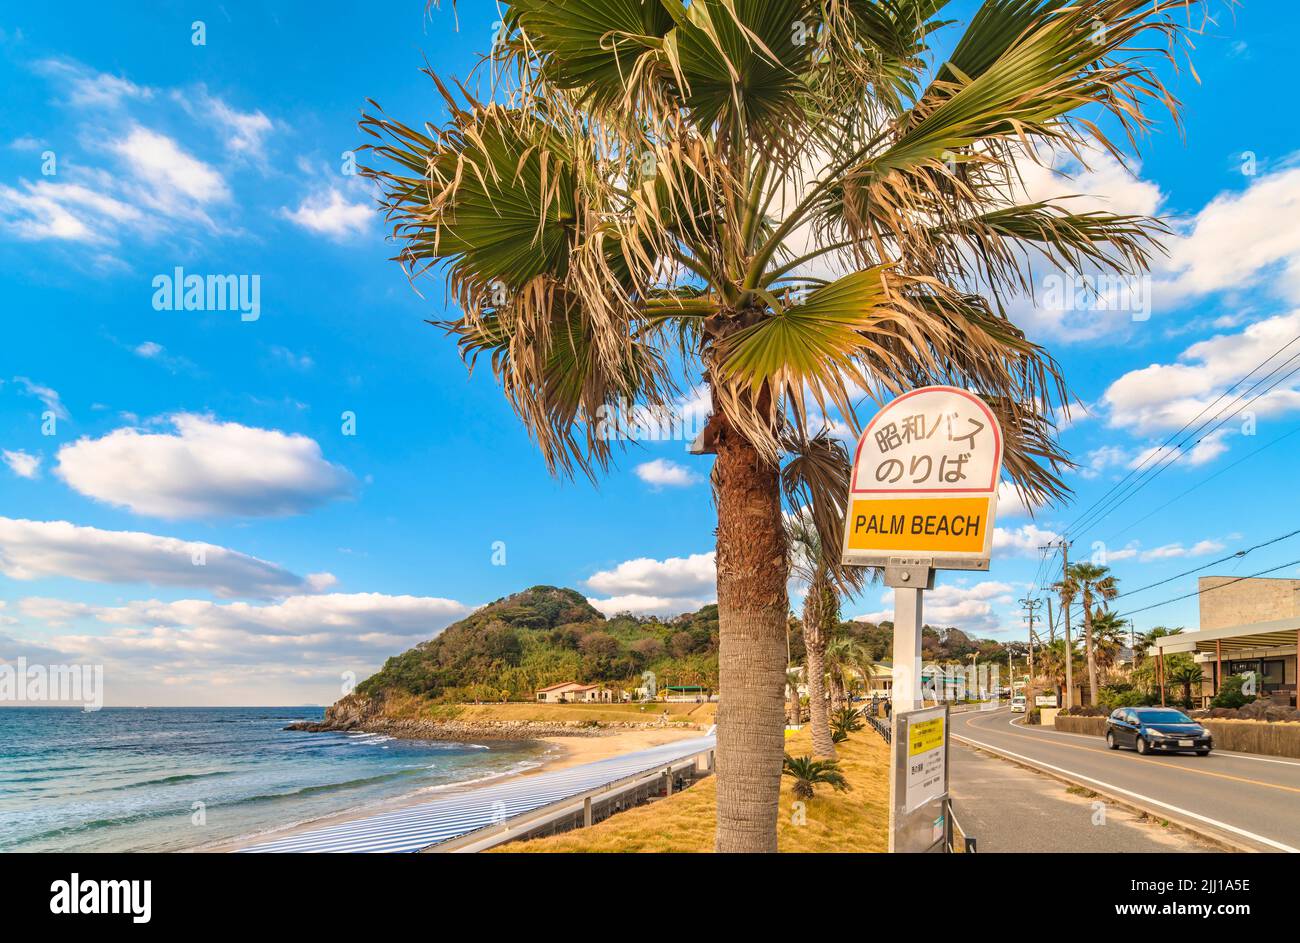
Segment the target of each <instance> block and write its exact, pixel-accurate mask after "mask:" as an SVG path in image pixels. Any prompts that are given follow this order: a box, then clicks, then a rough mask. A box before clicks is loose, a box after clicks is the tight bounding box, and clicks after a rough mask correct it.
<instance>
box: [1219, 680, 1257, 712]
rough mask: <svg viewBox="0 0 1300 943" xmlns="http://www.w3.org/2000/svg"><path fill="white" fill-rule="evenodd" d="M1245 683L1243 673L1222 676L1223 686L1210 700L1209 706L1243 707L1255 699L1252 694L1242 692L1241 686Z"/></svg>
mask: <svg viewBox="0 0 1300 943" xmlns="http://www.w3.org/2000/svg"><path fill="white" fill-rule="evenodd" d="M1245 683H1246V678H1245V676H1244V675H1232V676H1231V677H1228V678H1224V679H1223V686H1222V687H1221V688H1220V689H1219V693H1218V694H1216V695H1215V696H1214V700H1212V701H1210V706H1211V707H1226V708H1234V707H1245V706H1246V705H1247V704H1249V703H1251V702H1252V701H1254V700H1255V696H1254V695H1253V694H1244V693H1242V690H1241V687H1242V685H1243V684H1245Z"/></svg>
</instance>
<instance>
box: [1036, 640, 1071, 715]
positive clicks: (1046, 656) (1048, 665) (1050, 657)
mask: <svg viewBox="0 0 1300 943" xmlns="http://www.w3.org/2000/svg"><path fill="white" fill-rule="evenodd" d="M1038 658H1039V659H1040V661H1039V663H1038V664H1037V665H1035V667H1036V668H1037V669H1038V671H1039V673H1040V674H1041V676H1042V677H1044V678H1047V679H1048V680H1049V681H1050V682H1051V683H1052V686H1053V687H1054V688H1056V694H1057V698H1058V703H1059V704H1061V706H1066V703H1065V701H1062V700H1059V698H1060V697H1061V695H1062V692H1063V691H1064V690H1065V686H1066V684H1065V679H1066V651H1065V639H1063V638H1058V639H1057V640H1056V641H1054V642H1049V643H1048V644H1047V645H1044V646H1043V647H1042V648H1041V649H1039V652H1038ZM1075 660H1076V658H1075V657H1072V658H1070V664H1071V668H1072V669H1073V663H1074V661H1075Z"/></svg>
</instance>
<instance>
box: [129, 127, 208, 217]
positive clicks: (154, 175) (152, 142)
mask: <svg viewBox="0 0 1300 943" xmlns="http://www.w3.org/2000/svg"><path fill="white" fill-rule="evenodd" d="M109 149H110V150H111V151H113V152H114V153H116V154H118V155H119V156H120V157H122V158H123V159H124V160H125V161H126V162H127V164H128V165H129V166H130V167H131V169H132V171H133V172H134V174H135V176H136V177H137V178H138V179H139V180H140V181H141V182H142V183H143V184H145V185H146V186H147V187H148V188H149V189H150V190H151V191H152V192H153V194H154V197H155V198H156V199H157V200H158V201H159V202H160V203H163V204H165V203H167V202H170V201H174V200H175V199H177V198H178V197H179V198H180V199H182V200H186V201H191V202H193V203H196V204H204V203H211V202H214V201H221V200H225V199H227V198H229V196H230V191H229V190H228V189H227V187H226V182H225V179H224V178H223V177H222V176H221V174H220V173H219V172H218V171H217V170H216V169H215V168H213V167H211V166H209V165H208V164H205V163H204V162H203V161H201V160H199V159H198V158H197V157H194V156H193V155H191V154H189V153H187V152H186V151H185V150H184V149H182V148H181V146H180V145H179V144H177V143H176V141H174V140H173V139H172V138H169V137H168V136H167V135H165V134H159V133H158V132H157V131H151V130H149V129H148V128H143V127H140V126H139V125H137V126H135V127H134V128H132V129H131V131H130V132H129V133H128V134H127V136H126V137H124V138H121V139H119V140H117V141H113V142H111V143H110V144H109Z"/></svg>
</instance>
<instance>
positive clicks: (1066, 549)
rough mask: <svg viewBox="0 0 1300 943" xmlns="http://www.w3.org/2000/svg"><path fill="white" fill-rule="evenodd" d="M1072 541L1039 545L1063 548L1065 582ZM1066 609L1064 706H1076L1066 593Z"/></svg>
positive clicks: (1067, 574)
mask: <svg viewBox="0 0 1300 943" xmlns="http://www.w3.org/2000/svg"><path fill="white" fill-rule="evenodd" d="M1071 543H1072V541H1069V540H1066V539H1065V538H1064V537H1062V538H1061V539H1059V540H1056V541H1053V542H1052V543H1050V544H1048V545H1047V546H1045V547H1039V548H1038V549H1039V550H1051V549H1052V548H1053V547H1060V548H1061V582H1062V584H1064V583H1065V582H1066V581H1068V580H1069V579H1070V544H1071ZM1061 601H1062V603H1064V609H1065V613H1064V614H1065V704H1064V705H1063V706H1064V707H1073V706H1074V648H1073V646H1072V645H1071V644H1070V597H1069V595H1066V596H1065V597H1064V598H1063V599H1062V600H1061Z"/></svg>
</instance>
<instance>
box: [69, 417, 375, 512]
mask: <svg viewBox="0 0 1300 943" xmlns="http://www.w3.org/2000/svg"><path fill="white" fill-rule="evenodd" d="M169 421H170V423H171V425H172V426H173V427H174V428H175V432H174V433H150V432H144V431H141V430H139V429H135V428H123V429H117V430H115V431H113V432H111V433H109V434H107V435H105V436H103V437H102V438H99V439H90V438H81V439H79V440H77V441H76V442H74V443H72V444H70V445H65V446H63V447H62V448H60V449H59V452H58V459H57V461H58V464H57V467H56V471H57V473H58V475H59V476H60V477H61V478H62V479H63V480H64V481H65V482H67V483H68V485H69V486H70V487H72V488H73V489H74V490H76V491H78V492H80V493H81V494H84V495H86V496H88V497H92V498H96V499H98V500H100V501H104V502H107V503H108V504H112V505H116V506H119V507H126V508H129V509H131V510H132V511H134V512H135V513H137V514H148V515H151V516H154V517H161V518H168V519H177V518H215V517H280V516H285V515H289V514H300V513H302V512H304V511H306V510H308V509H310V508H312V507H315V506H317V505H319V504H322V503H324V502H326V501H329V500H332V499H334V498H339V497H343V496H345V495H347V494H348V493H349V492H350V490H351V488H352V485H353V477H352V475H351V474H350V473H349V472H348V471H347V470H346V469H344V468H342V467H341V466H338V465H333V464H331V463H329V462H327V461H326V460H325V459H324V457H323V456H322V455H321V449H320V446H319V445H318V444H317V443H316V441H315V440H313V439H310V438H308V437H307V436H304V435H298V434H286V433H284V432H280V431H278V430H275V429H258V428H254V427H251V426H243V425H240V424H239V423H235V422H224V423H223V422H218V421H216V420H214V419H212V418H210V417H206V416H197V415H193V414H189V413H178V414H176V415H173V416H171V417H169Z"/></svg>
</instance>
